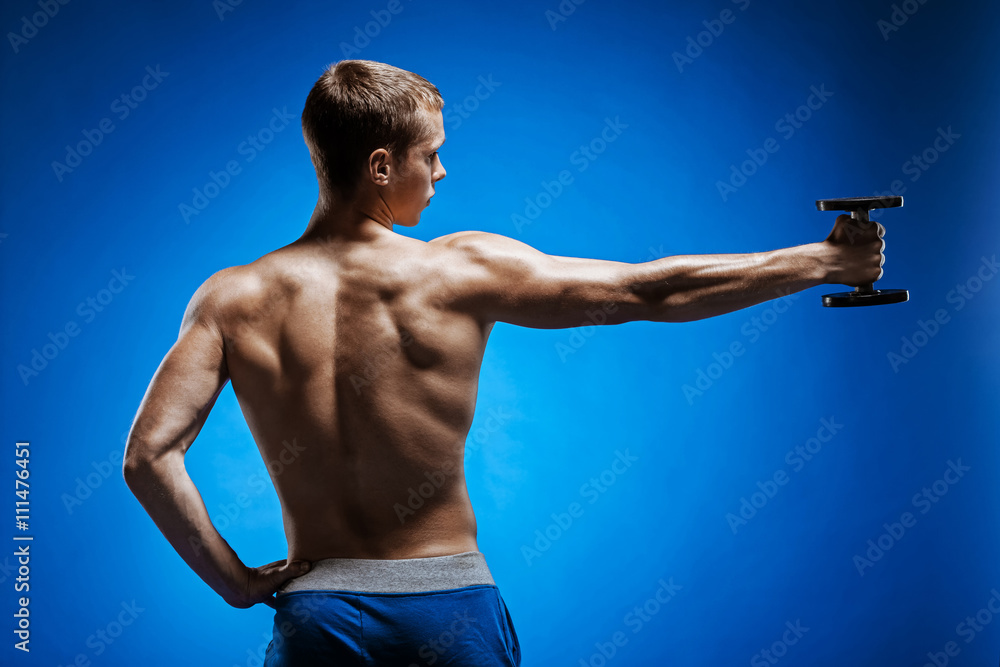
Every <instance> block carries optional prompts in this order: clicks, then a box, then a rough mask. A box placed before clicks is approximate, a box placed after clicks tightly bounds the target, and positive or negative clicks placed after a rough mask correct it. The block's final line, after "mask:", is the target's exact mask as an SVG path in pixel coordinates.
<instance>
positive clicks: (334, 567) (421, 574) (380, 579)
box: [278, 551, 496, 595]
mask: <svg viewBox="0 0 1000 667" xmlns="http://www.w3.org/2000/svg"><path fill="white" fill-rule="evenodd" d="M477 584H490V585H496V584H495V582H494V580H493V575H492V574H491V573H490V569H489V567H488V566H487V565H486V557H485V556H484V555H483V554H482V552H480V551H464V552H462V553H457V554H451V555H448V556H430V557H427V558H395V559H378V558H323V559H321V560H317V561H316V562H314V563H313V564H312V568H311V569H310V570H309V571H308V572H306V573H305V574H304V575H302V576H301V577H296V578H295V579H290V580H289V581H288V582H286V583H285V585H284V586H283V587H282V588H281V589H280V590H279V591H278V595H282V594H285V593H293V592H295V591H316V590H320V591H356V592H362V593H422V592H426V591H438V590H447V589H451V588H462V587H465V586H475V585H477Z"/></svg>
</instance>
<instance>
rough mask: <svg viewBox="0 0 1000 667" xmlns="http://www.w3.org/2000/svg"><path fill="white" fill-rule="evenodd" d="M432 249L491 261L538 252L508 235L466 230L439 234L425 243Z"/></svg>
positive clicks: (470, 258) (477, 259)
mask: <svg viewBox="0 0 1000 667" xmlns="http://www.w3.org/2000/svg"><path fill="white" fill-rule="evenodd" d="M427 245H428V246H429V247H431V248H434V249H440V250H442V251H444V252H448V253H452V254H458V255H461V256H463V257H464V258H465V259H468V260H471V261H474V262H482V263H491V262H495V261H504V260H511V259H516V258H518V257H524V256H527V255H538V254H540V253H539V252H538V251H537V250H535V249H534V248H532V247H531V246H529V245H528V244H527V243H522V242H521V241H518V240H516V239H512V238H510V237H509V236H503V235H502V234H493V233H491V232H479V231H467V232H455V233H453V234H447V235H445V236H439V237H438V238H436V239H433V240H431V241H429V242H428V244H427Z"/></svg>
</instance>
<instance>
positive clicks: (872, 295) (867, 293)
mask: <svg viewBox="0 0 1000 667" xmlns="http://www.w3.org/2000/svg"><path fill="white" fill-rule="evenodd" d="M902 205H903V198H902V197H844V198H842V199H817V200H816V208H817V209H819V210H820V211H846V212H849V213H850V214H851V217H852V218H853V219H854V220H855V221H857V224H858V225H859V226H864V227H868V226H869V225H871V224H872V222H871V220H870V219H869V217H868V212H869V211H870V210H871V209H873V208H896V207H897V206H902ZM909 298H910V293H909V292H908V291H906V290H905V289H875V284H874V283H871V284H868V285H861V286H860V287H855V288H854V291H853V292H837V293H835V294H824V295H823V305H824V306H828V307H831V308H839V307H844V306H884V305H886V304H888V303H902V302H903V301H908V300H909Z"/></svg>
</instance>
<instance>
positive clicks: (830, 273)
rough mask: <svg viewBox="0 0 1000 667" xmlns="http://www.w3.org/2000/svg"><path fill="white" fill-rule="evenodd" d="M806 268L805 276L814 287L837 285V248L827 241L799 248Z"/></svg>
mask: <svg viewBox="0 0 1000 667" xmlns="http://www.w3.org/2000/svg"><path fill="white" fill-rule="evenodd" d="M799 248H800V249H801V250H802V258H803V262H804V266H805V275H806V277H807V279H808V280H809V281H810V282H811V283H813V284H814V285H826V284H829V283H835V282H837V281H836V273H837V268H838V262H837V254H836V252H835V248H833V247H832V246H831V245H830V244H829V243H826V242H825V241H820V242H817V243H808V244H806V245H804V246H799Z"/></svg>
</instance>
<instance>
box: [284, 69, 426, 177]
mask: <svg viewBox="0 0 1000 667" xmlns="http://www.w3.org/2000/svg"><path fill="white" fill-rule="evenodd" d="M443 106H444V99H443V98H442V97H441V93H440V92H439V91H438V89H437V87H436V86H434V84H432V83H431V82H429V81H428V80H427V79H425V78H423V77H422V76H420V75H418V74H414V73H413V72H408V71H406V70H403V69H399V68H398V67H393V66H392V65H387V64H385V63H380V62H375V61H372V60H341V61H340V62H338V63H335V64H333V65H330V66H329V67H328V68H327V69H326V71H325V72H323V75H322V76H321V77H320V78H319V80H318V81H316V84H315V85H314V86H313V88H312V90H311V91H309V96H308V97H307V98H306V103H305V107H304V108H303V110H302V135H303V136H304V137H305V140H306V145H307V146H309V154H310V155H311V157H312V161H313V166H314V167H315V168H316V176H317V178H318V179H319V180H320V182H321V183H324V184H326V185H327V186H329V187H330V188H331V189H332V190H333V191H334V192H336V193H340V194H342V195H345V196H350V195H352V194H353V192H354V190H355V188H356V187H357V184H358V181H359V179H360V177H361V174H362V167H363V166H364V163H365V161H367V159H368V156H369V155H371V153H372V151H374V150H376V149H378V148H385V149H386V150H388V151H389V152H390V153H392V154H394V155H398V156H400V157H404V156H405V155H406V152H407V151H408V150H409V149H410V147H412V146H413V145H414V144H417V143H419V142H420V141H423V140H425V139H426V138H427V137H428V136H429V135H430V132H431V128H430V127H428V126H427V124H426V121H425V120H424V118H422V117H421V115H420V110H421V109H423V110H425V111H430V112H434V111H440V110H441V108H442V107H443Z"/></svg>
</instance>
